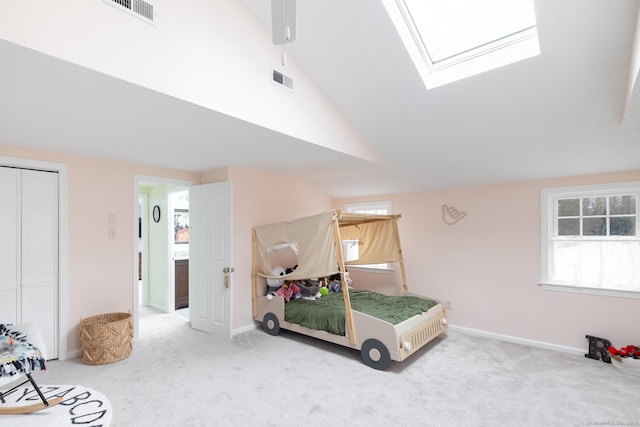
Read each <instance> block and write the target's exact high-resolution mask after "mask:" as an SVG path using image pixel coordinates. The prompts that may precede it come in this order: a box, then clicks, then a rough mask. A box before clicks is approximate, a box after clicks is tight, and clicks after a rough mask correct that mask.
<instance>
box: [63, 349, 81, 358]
mask: <svg viewBox="0 0 640 427" xmlns="http://www.w3.org/2000/svg"><path fill="white" fill-rule="evenodd" d="M80 353H81V350H80V349H78V350H73V351H69V352H67V355H66V357H65V358H64V359H60V360H66V359H75V358H76V357H80Z"/></svg>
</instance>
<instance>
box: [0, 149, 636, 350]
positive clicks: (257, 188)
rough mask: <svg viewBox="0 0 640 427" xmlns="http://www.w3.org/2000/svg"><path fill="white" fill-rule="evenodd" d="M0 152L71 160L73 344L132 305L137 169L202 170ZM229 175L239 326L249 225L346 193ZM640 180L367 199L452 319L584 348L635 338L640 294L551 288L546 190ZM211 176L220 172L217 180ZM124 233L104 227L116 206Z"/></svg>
mask: <svg viewBox="0 0 640 427" xmlns="http://www.w3.org/2000/svg"><path fill="white" fill-rule="evenodd" d="M0 156H6V157H21V158H27V159H33V160H41V161H49V162H58V163H63V164H66V165H67V167H68V183H69V184H68V185H69V187H68V197H69V236H68V240H69V284H68V288H69V301H68V307H69V309H68V319H69V331H68V349H69V351H74V350H77V349H78V348H79V347H80V345H79V322H80V319H82V318H85V317H88V316H92V315H94V314H99V313H103V312H112V311H130V310H131V309H132V306H133V288H132V277H133V239H132V236H133V233H134V224H133V215H132V213H133V177H134V175H136V174H138V175H146V176H157V177H162V178H169V179H178V180H190V181H194V182H197V181H198V179H199V178H200V176H198V175H197V174H190V173H186V172H180V171H175V170H167V169H160V168H152V167H148V166H144V165H137V164H130V163H124V162H117V161H111V160H100V159H94V158H87V157H80V156H69V155H62V154H56V153H51V152H45V151H39V150H29V149H23V148H17V147H12V146H2V145H0ZM202 177H206V178H207V179H210V180H214V179H228V180H230V181H231V182H232V185H233V209H234V264H235V265H234V267H235V268H236V272H235V274H234V281H233V283H234V297H233V298H234V313H233V325H232V328H233V329H234V330H238V329H242V328H245V327H250V326H252V325H253V320H252V316H251V229H252V227H253V226H255V225H259V224H265V223H270V222H275V221H281V220H286V219H290V218H296V217H300V216H305V215H311V214H314V213H317V212H320V211H323V210H327V209H331V208H332V207H334V206H335V207H342V205H343V204H344V203H345V202H353V201H358V200H353V199H349V200H334V201H332V200H331V199H330V198H329V197H328V196H327V195H325V194H323V193H322V192H320V191H318V190H317V189H315V188H314V187H312V186H310V185H309V184H307V183H305V182H304V181H300V180H295V179H291V178H290V177H284V176H278V175H274V174H267V173H260V172H256V171H252V170H249V169H242V168H228V169H225V170H224V173H213V172H212V173H208V174H202ZM633 180H640V171H634V172H628V173H619V174H611V175H594V176H589V177H577V178H568V179H556V180H547V181H535V182H524V183H514V184H505V185H494V186H486V187H476V188H463V189H450V190H442V191H431V192H423V193H407V194H395V195H390V196H380V197H373V198H368V199H361V200H386V199H391V200H392V201H393V209H394V211H395V212H396V213H401V214H402V219H401V220H400V233H401V237H402V245H403V251H404V254H405V262H406V268H407V277H408V282H409V287H410V289H411V290H412V291H414V292H418V293H421V294H424V295H428V296H432V297H434V298H438V299H446V300H450V301H452V303H453V310H451V311H450V312H449V319H450V321H451V323H452V324H453V325H456V326H461V327H467V328H472V329H477V330H482V331H488V332H493V333H499V334H505V335H510V336H515V337H520V338H525V339H531V340H536V341H542V342H548V343H552V344H557V345H562V346H568V347H574V348H585V346H586V340H585V339H584V335H585V334H593V335H597V336H601V337H605V338H609V339H610V340H612V341H613V342H614V343H615V344H617V345H626V344H629V343H632V342H635V341H636V340H637V338H638V337H637V328H636V327H635V325H636V323H637V322H636V317H637V313H638V309H639V308H640V301H639V300H637V299H624V298H611V297H602V296H593V295H582V294H571V293H561V292H552V291H544V290H542V289H541V288H540V287H539V286H538V284H537V282H538V278H539V268H540V189H542V188H549V187H562V186H569V185H583V184H595V183H606V182H620V181H633ZM209 182H211V181H209ZM443 204H447V205H449V206H454V207H455V208H457V209H459V210H464V211H466V212H467V213H468V214H467V216H466V217H465V218H464V219H462V220H461V221H460V222H458V223H457V224H455V225H452V226H451V225H447V224H445V223H444V222H443V221H442V205H443ZM109 214H115V215H116V217H117V237H116V238H115V239H108V238H107V216H108V215H109Z"/></svg>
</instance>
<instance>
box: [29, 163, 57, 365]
mask: <svg viewBox="0 0 640 427" xmlns="http://www.w3.org/2000/svg"><path fill="white" fill-rule="evenodd" d="M21 254H22V272H21V274H22V304H21V307H22V322H34V323H37V324H38V326H39V327H40V329H41V330H42V335H43V337H44V339H45V343H46V345H47V353H48V355H49V357H57V348H56V347H55V344H56V342H57V340H55V337H56V336H57V319H58V313H57V309H56V308H57V306H58V301H57V293H58V175H57V174H55V173H50V172H39V171H30V170H24V171H23V173H22V252H21Z"/></svg>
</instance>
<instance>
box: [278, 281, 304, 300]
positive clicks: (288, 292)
mask: <svg viewBox="0 0 640 427" xmlns="http://www.w3.org/2000/svg"><path fill="white" fill-rule="evenodd" d="M299 293H300V287H299V286H298V285H297V284H296V283H295V282H293V283H287V282H285V283H283V284H282V286H280V288H279V289H278V290H277V291H276V292H275V295H279V296H281V297H283V298H284V300H285V301H286V302H289V301H291V300H294V299H296V295H297V294H299Z"/></svg>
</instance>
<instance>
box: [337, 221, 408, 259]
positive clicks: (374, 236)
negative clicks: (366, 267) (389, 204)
mask: <svg viewBox="0 0 640 427" xmlns="http://www.w3.org/2000/svg"><path fill="white" fill-rule="evenodd" d="M340 239H342V240H357V241H358V247H359V248H358V250H359V257H358V259H355V260H351V261H349V262H345V263H346V264H347V265H363V264H381V263H388V262H395V261H400V247H399V240H398V238H397V235H396V227H395V219H389V218H387V219H384V220H377V221H370V222H362V223H349V224H348V225H342V224H341V225H340Z"/></svg>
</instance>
